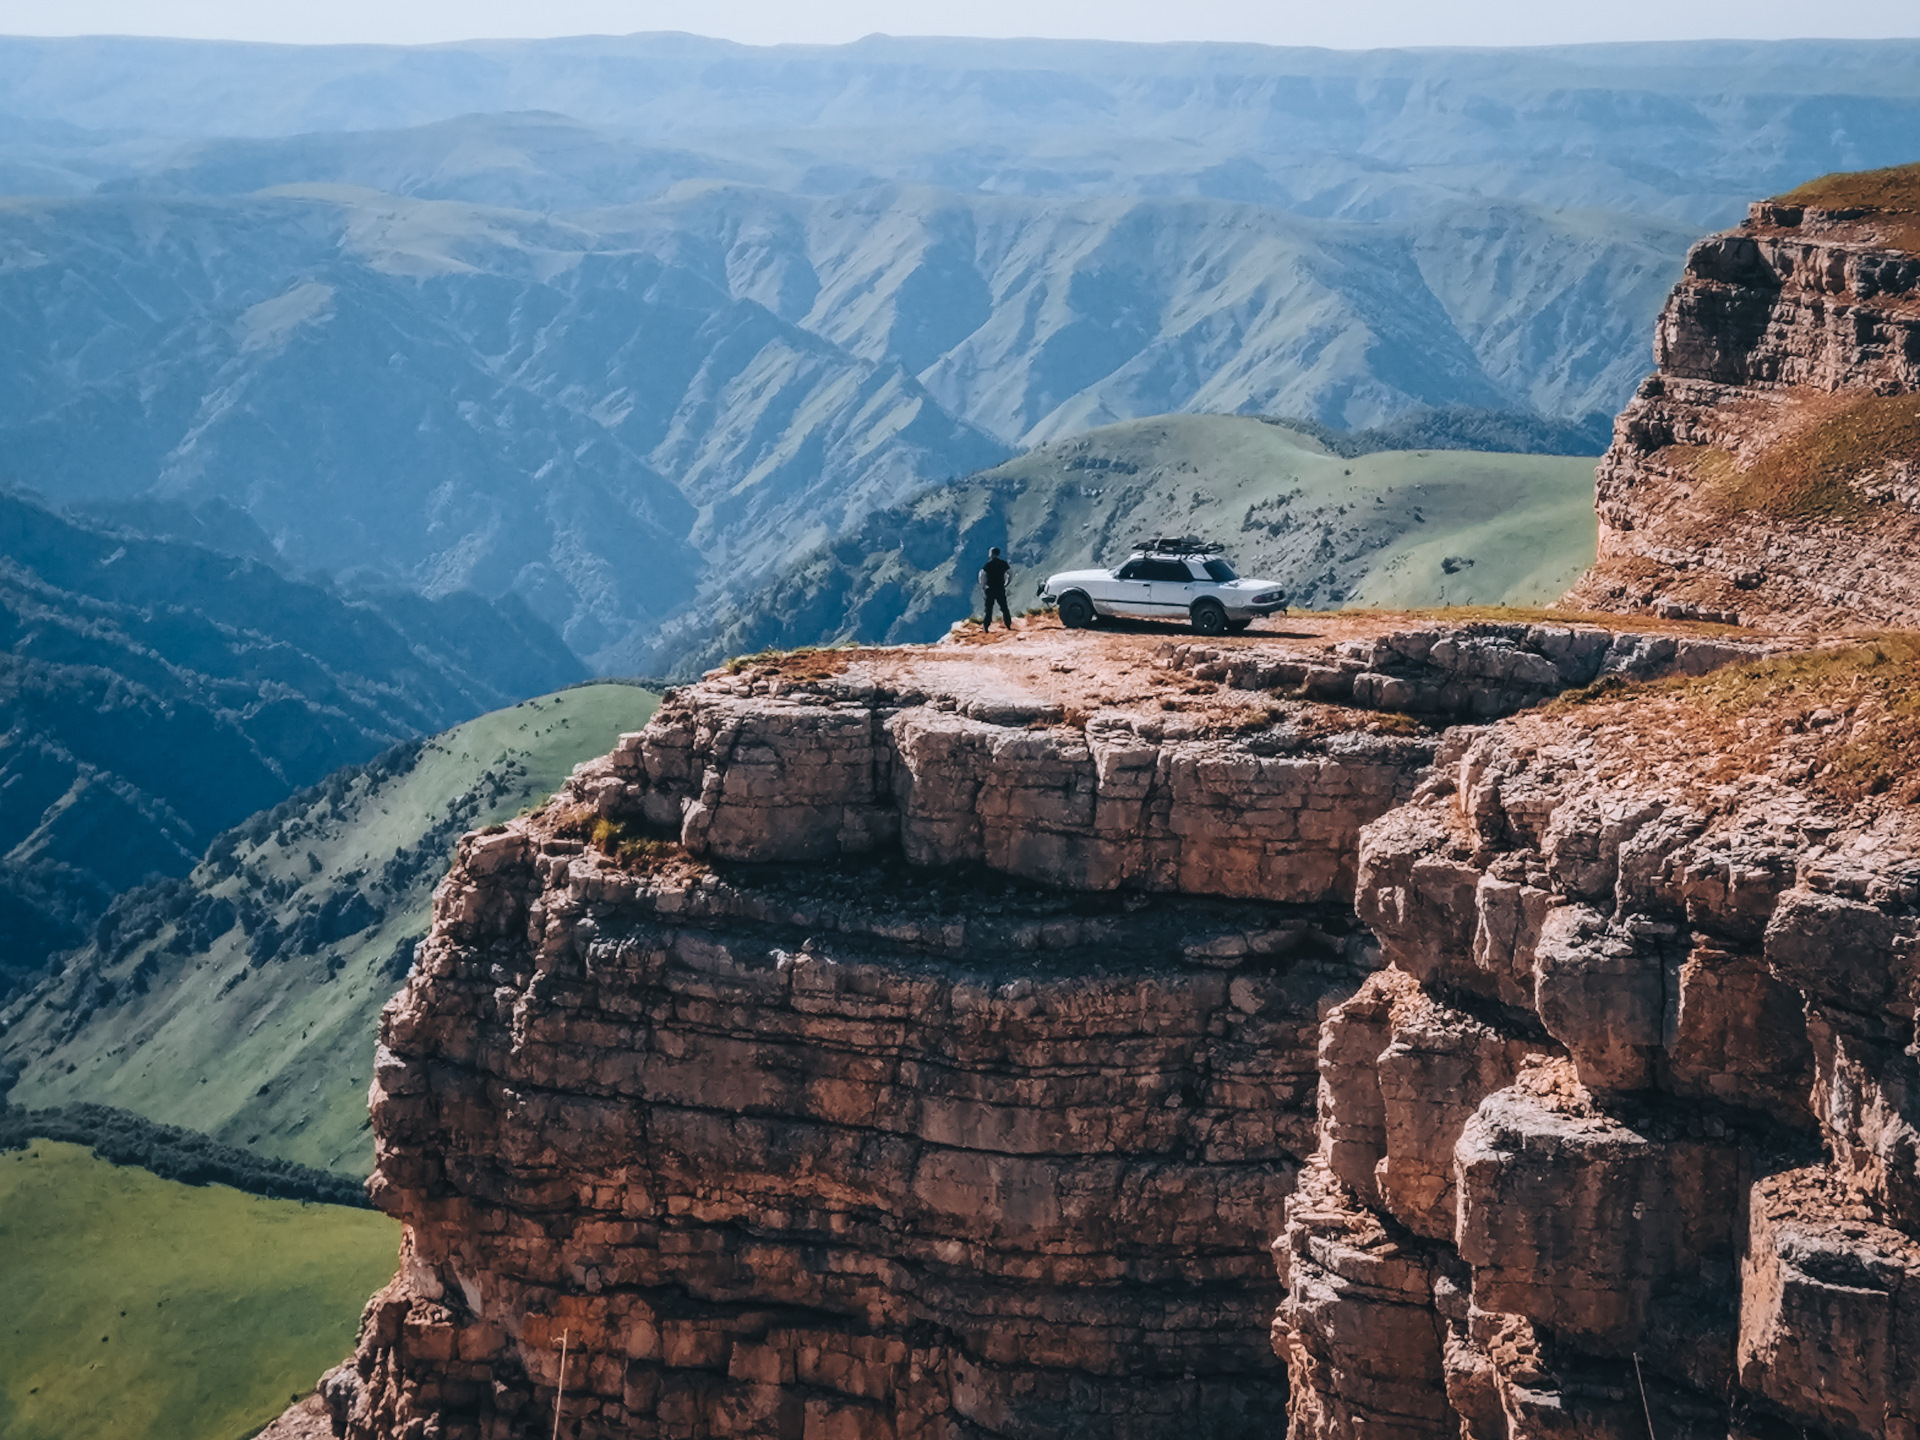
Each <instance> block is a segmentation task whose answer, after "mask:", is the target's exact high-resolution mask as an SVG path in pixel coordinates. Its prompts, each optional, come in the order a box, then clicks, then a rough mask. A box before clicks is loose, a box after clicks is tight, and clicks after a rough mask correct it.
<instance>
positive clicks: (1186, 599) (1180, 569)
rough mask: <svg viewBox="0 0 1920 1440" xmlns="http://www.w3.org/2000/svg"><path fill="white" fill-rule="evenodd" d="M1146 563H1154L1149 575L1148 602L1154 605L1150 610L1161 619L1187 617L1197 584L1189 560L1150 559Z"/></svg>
mask: <svg viewBox="0 0 1920 1440" xmlns="http://www.w3.org/2000/svg"><path fill="white" fill-rule="evenodd" d="M1145 563H1146V564H1147V565H1149V566H1151V567H1152V569H1151V570H1150V571H1149V572H1148V575H1147V590H1148V603H1149V604H1150V605H1151V606H1152V607H1153V608H1152V611H1151V612H1150V613H1152V614H1153V615H1154V616H1155V617H1157V618H1159V619H1161V620H1184V619H1186V617H1187V611H1188V608H1189V607H1190V606H1191V605H1192V604H1193V597H1194V593H1195V587H1196V585H1197V584H1198V582H1197V581H1195V580H1194V578H1193V571H1192V569H1191V568H1190V567H1189V566H1188V565H1187V562H1186V561H1184V560H1148V561H1146V562H1145Z"/></svg>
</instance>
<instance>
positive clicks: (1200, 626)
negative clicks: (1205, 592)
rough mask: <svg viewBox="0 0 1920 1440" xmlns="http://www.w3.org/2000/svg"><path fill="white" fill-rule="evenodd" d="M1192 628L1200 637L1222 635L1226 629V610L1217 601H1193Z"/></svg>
mask: <svg viewBox="0 0 1920 1440" xmlns="http://www.w3.org/2000/svg"><path fill="white" fill-rule="evenodd" d="M1193 628H1194V629H1195V630H1196V631H1198V632H1199V633H1200V634H1202V635H1220V634H1224V633H1225V631H1226V628H1227V612H1226V608H1225V607H1224V606H1222V605H1221V603H1220V602H1219V601H1218V600H1196V601H1194V602H1193Z"/></svg>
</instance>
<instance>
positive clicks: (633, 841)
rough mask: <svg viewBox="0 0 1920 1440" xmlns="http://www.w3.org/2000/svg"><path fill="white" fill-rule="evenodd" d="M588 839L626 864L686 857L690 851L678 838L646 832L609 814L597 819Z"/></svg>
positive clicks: (643, 865)
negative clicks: (668, 837)
mask: <svg viewBox="0 0 1920 1440" xmlns="http://www.w3.org/2000/svg"><path fill="white" fill-rule="evenodd" d="M588 840H589V843H591V844H592V846H593V848H594V849H596V850H598V851H600V852H601V854H603V855H608V856H611V857H612V858H613V859H614V860H617V861H618V862H619V863H620V864H622V865H638V866H641V867H646V866H649V865H655V864H658V863H659V862H661V861H663V860H678V859H683V858H685V856H686V853H687V852H686V850H685V849H683V848H682V847H681V845H680V842H679V841H677V840H669V839H666V838H664V837H663V836H659V835H647V834H643V833H642V832H640V831H639V830H638V829H637V828H635V827H634V826H632V825H629V824H626V823H625V822H623V821H619V820H608V819H606V818H605V817H602V818H600V819H598V820H595V821H594V822H593V832H592V834H591V835H590V836H589V837H588Z"/></svg>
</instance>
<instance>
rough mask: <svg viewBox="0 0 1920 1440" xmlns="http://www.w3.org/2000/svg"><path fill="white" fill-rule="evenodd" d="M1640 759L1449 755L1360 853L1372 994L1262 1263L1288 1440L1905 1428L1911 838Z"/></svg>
mask: <svg viewBox="0 0 1920 1440" xmlns="http://www.w3.org/2000/svg"><path fill="white" fill-rule="evenodd" d="M1621 709H1622V710H1623V711H1625V712H1626V713H1627V714H1630V713H1631V712H1630V711H1628V710H1627V707H1621ZM1637 738H1639V737H1638V736H1637V735H1636V732H1635V731H1634V729H1633V727H1632V726H1631V724H1630V723H1622V724H1620V725H1617V726H1614V727H1611V728H1609V727H1606V726H1594V725H1591V724H1587V723H1574V722H1569V721H1564V720H1548V719H1546V718H1534V717H1525V718H1522V719H1521V720H1517V721H1514V722H1510V723H1509V724H1508V725H1506V726H1503V727H1500V728H1499V729H1495V730H1489V731H1484V732H1480V733H1477V734H1474V733H1469V732H1459V731H1456V732H1454V733H1453V735H1452V736H1451V737H1450V738H1449V741H1448V743H1447V745H1446V746H1445V747H1443V751H1442V754H1441V756H1440V758H1439V762H1438V764H1437V765H1436V767H1435V770H1434V772H1433V774H1432V775H1431V776H1430V777H1429V778H1428V779H1427V780H1426V781H1425V782H1424V783H1423V785H1422V787H1421V792H1420V794H1419V795H1418V796H1417V797H1416V799H1415V801H1414V802H1413V803H1412V804H1411V805H1409V806H1407V807H1405V808H1403V809H1400V810H1397V811H1395V812H1393V813H1392V814H1390V815H1388V816H1385V817H1383V818H1381V819H1380V820H1378V821H1376V822H1374V823H1373V824H1372V825H1371V826H1369V827H1368V829H1367V831H1366V833H1365V835H1364V837H1363V840H1362V846H1361V860H1360V881H1359V887H1358V892H1357V895H1358V908H1359V914H1360V918H1361V919H1362V920H1363V921H1364V922H1365V923H1366V924H1367V925H1368V926H1369V927H1370V928H1371V930H1372V933H1373V934H1374V935H1375V936H1376V937H1377V938H1378V939H1379V941H1380V944H1381V947H1382V953H1383V957H1384V959H1385V961H1386V962H1387V964H1386V968H1385V969H1383V970H1382V971H1380V972H1379V973H1377V974H1375V975H1373V976H1371V977H1370V978H1369V979H1368V980H1367V982H1366V983H1365V984H1364V985H1363V986H1362V987H1361V989H1360V991H1359V992H1358V993H1357V994H1356V995H1355V996H1354V998H1353V999H1351V1000H1349V1001H1346V1002H1344V1003H1343V1004H1342V1005H1340V1006H1338V1007H1337V1008H1336V1009H1335V1010H1334V1011H1333V1013H1332V1014H1331V1015H1330V1017H1329V1019H1328V1021H1327V1023H1326V1025H1325V1026H1324V1028H1323V1030H1322V1035H1321V1047H1320V1071H1321V1093H1320V1117H1319V1118H1320V1128H1321V1143H1320V1148H1319V1152H1318V1154H1317V1155H1316V1156H1315V1157H1314V1159H1313V1161H1312V1162H1311V1164H1310V1165H1309V1166H1308V1167H1307V1169H1306V1171H1305V1173H1304V1175H1303V1177H1302V1179H1301V1182H1300V1185H1299V1188H1298V1190H1297V1192H1296V1194H1295V1195H1294V1196H1293V1197H1292V1198H1291V1199H1290V1201H1289V1202H1288V1218H1287V1225H1286V1229H1285V1232H1284V1234H1283V1236H1282V1238H1281V1240H1280V1242H1279V1243H1278V1244H1277V1245H1276V1254H1277V1255H1278V1257H1279V1260H1280V1265H1281V1270H1282V1273H1283V1276H1284V1278H1285V1281H1286V1284H1287V1288H1288V1295H1287V1298H1286V1300H1285V1301H1284V1302H1283V1305H1282V1307H1281V1311H1280V1315H1279V1318H1278V1320H1277V1322H1276V1327H1275V1336H1276V1343H1277V1345H1278V1346H1279V1347H1280V1348H1281V1349H1282V1351H1283V1352H1284V1353H1285V1354H1286V1355H1287V1357H1288V1361H1289V1366H1290V1369H1291V1372H1292V1375H1293V1379H1294V1382H1295V1391H1294V1395H1293V1398H1292V1408H1293V1430H1292V1433H1293V1434H1294V1435H1295V1436H1297V1437H1307V1436H1313V1437H1321V1436H1341V1437H1347V1436H1378V1435H1382V1434H1388V1435H1395V1436H1415V1435H1430V1436H1448V1437H1453V1436H1464V1437H1470V1440H1488V1437H1513V1440H1519V1437H1546V1436H1563V1435H1565V1436H1575V1435H1577V1436H1584V1437H1591V1436H1619V1437H1623V1440H1625V1437H1638V1436H1642V1435H1645V1434H1647V1433H1648V1432H1649V1430H1651V1432H1652V1433H1653V1434H1655V1435H1658V1436H1662V1437H1666V1436H1702V1437H1704V1436H1714V1437H1728V1436H1748V1437H1761V1436H1774V1435H1820V1436H1827V1437H1867V1436H1894V1435H1912V1434H1915V1433H1916V1425H1920V1368H1917V1367H1920V1309H1917V1308H1916V1305H1920V1264H1917V1262H1920V1248H1917V1247H1916V1241H1915V1237H1916V1236H1920V1207H1917V1206H1916V1189H1915V1186H1916V1179H1920V1172H1916V1165H1915V1157H1916V1153H1920V1152H1917V1151H1916V1143H1915V1142H1916V1139H1920V1131H1917V1130H1916V1128H1915V1124H1916V1120H1920V1110H1917V1109H1916V1101H1917V1100H1920V1083H1916V1082H1920V1072H1916V1070H1915V1061H1914V1053H1915V1032H1914V1004H1913V998H1914V994H1915V988H1916V982H1917V981H1920V972H1917V971H1916V963H1915V957H1914V942H1915V939H1916V936H1920V918H1916V912H1915V908H1914V906H1915V901H1916V899H1920V888H1917V887H1920V824H1917V823H1916V822H1915V821H1914V820H1913V819H1912V817H1911V815H1910V814H1909V813H1907V811H1906V808H1905V807H1897V808H1892V809H1889V810H1887V811H1885V812H1882V813H1877V814H1876V813H1873V812H1871V811H1870V810H1868V809H1863V808H1861V807H1853V808H1851V809H1849V808H1848V807H1846V806H1842V805H1838V804H1835V803H1832V802H1831V801H1829V800H1822V799H1820V797H1817V796H1810V795H1809V794H1807V793H1806V792H1805V791H1804V789H1801V788H1795V787H1790V786H1787V785H1782V784H1779V783H1777V782H1774V781H1770V780H1768V779H1766V778H1764V777H1751V778H1745V779H1743V781H1742V783H1740V784H1738V785H1729V784H1721V785H1714V784H1711V783H1707V782H1706V779H1705V777H1706V776H1707V775H1708V774H1710V769H1711V767H1710V765H1709V764H1708V763H1707V762H1709V761H1710V759H1711V755H1712V750H1711V747H1710V746H1703V745H1698V744H1689V743H1688V742H1686V741H1685V740H1681V741H1679V742H1677V743H1674V742H1671V741H1670V742H1669V747H1668V756H1667V757H1666V758H1667V763H1665V764H1664V765H1662V766H1660V767H1657V768H1656V767H1652V766H1650V765H1649V763H1648V757H1647V753H1646V751H1645V749H1644V748H1643V747H1642V746H1640V745H1637V744H1636V743H1635V741H1636V739H1637ZM1676 752H1677V753H1676Z"/></svg>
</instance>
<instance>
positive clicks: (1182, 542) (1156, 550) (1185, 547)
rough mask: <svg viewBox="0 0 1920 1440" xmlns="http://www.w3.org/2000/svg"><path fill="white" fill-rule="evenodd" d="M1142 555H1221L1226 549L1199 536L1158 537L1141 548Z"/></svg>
mask: <svg viewBox="0 0 1920 1440" xmlns="http://www.w3.org/2000/svg"><path fill="white" fill-rule="evenodd" d="M1140 553H1141V554H1142V555H1219V554H1223V553H1224V547H1222V546H1219V545H1216V544H1214V543H1213V541H1211V540H1202V539H1201V538H1200V537H1199V536H1197V535H1158V536H1155V537H1154V538H1153V539H1151V540H1149V541H1147V542H1146V544H1144V545H1142V546H1141V547H1140Z"/></svg>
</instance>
